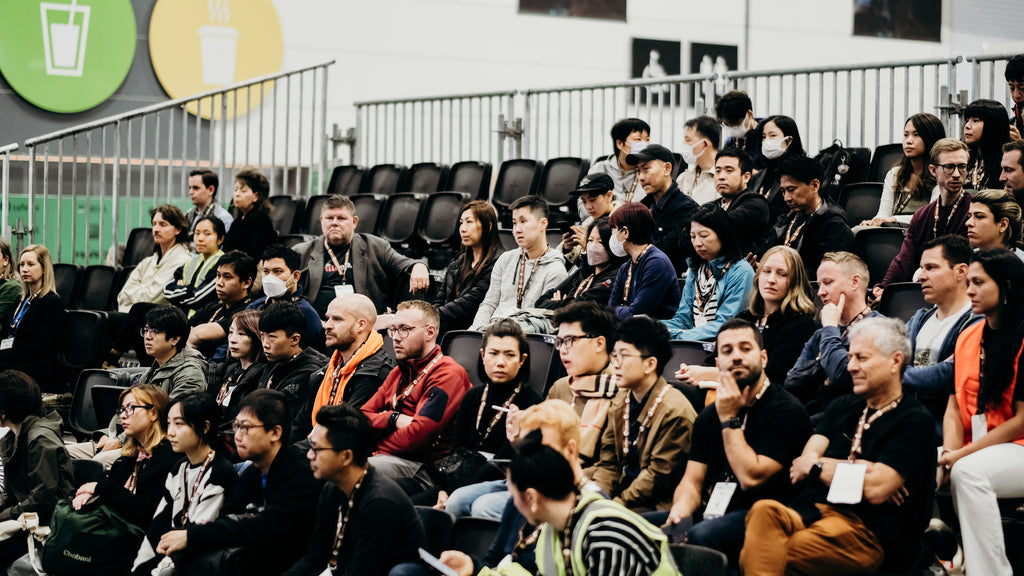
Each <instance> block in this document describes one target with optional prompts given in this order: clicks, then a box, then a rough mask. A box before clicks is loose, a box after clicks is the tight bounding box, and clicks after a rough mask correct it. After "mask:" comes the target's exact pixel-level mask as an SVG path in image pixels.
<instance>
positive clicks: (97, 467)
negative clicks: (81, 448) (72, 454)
mask: <svg viewBox="0 0 1024 576" xmlns="http://www.w3.org/2000/svg"><path fill="white" fill-rule="evenodd" d="M71 474H72V476H73V477H74V484H75V488H80V487H81V486H82V484H86V483H88V482H100V481H102V480H106V479H107V475H106V473H105V472H104V470H103V463H102V462H97V461H95V460H78V459H75V460H72V461H71Z"/></svg>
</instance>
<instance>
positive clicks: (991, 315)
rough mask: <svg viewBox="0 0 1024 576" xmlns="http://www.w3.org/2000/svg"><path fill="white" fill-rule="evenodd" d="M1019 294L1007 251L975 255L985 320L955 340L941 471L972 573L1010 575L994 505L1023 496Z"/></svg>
mask: <svg viewBox="0 0 1024 576" xmlns="http://www.w3.org/2000/svg"><path fill="white" fill-rule="evenodd" d="M1022 288H1024V263H1022V262H1021V261H1020V259H1018V258H1017V256H1015V255H1014V254H1013V253H1012V252H1010V251H1009V250H1004V249H997V250H990V251H988V252H975V253H974V255H973V256H972V258H971V265H970V268H968V272H967V296H968V297H969V298H970V299H971V308H972V310H973V312H974V313H975V314H983V315H984V316H985V319H984V321H982V322H978V323H977V324H974V325H973V326H971V327H969V328H967V329H965V330H964V331H963V332H962V333H961V334H960V337H959V338H958V339H957V343H956V351H955V352H954V363H955V366H956V368H955V372H954V386H955V389H954V393H953V394H951V395H950V397H949V403H948V404H947V406H946V414H945V417H944V418H943V423H942V429H943V430H942V435H943V439H942V455H941V456H940V457H939V465H940V472H942V473H944V474H946V473H948V474H949V479H950V488H951V489H952V492H953V504H954V505H955V506H956V510H957V516H958V517H959V519H960V527H961V530H960V532H961V535H962V537H963V546H964V561H965V564H966V565H968V566H970V570H971V572H972V573H976V574H993V575H1004V574H1005V575H1009V574H1011V573H1012V572H1013V571H1012V568H1011V567H1010V563H1009V561H1008V560H1007V557H1006V549H1005V547H1004V544H1003V528H1002V523H1001V521H1000V516H999V506H998V504H997V502H996V499H997V498H1021V497H1024V483H1022V482H1021V481H1020V479H1021V477H1022V476H1024V386H1021V385H1018V384H1019V382H1020V377H1021V373H1020V368H1021V366H1020V361H1021V351H1022V346H1021V344H1022V343H1024V298H1022V296H1024V291H1022ZM944 479H945V478H943V480H944Z"/></svg>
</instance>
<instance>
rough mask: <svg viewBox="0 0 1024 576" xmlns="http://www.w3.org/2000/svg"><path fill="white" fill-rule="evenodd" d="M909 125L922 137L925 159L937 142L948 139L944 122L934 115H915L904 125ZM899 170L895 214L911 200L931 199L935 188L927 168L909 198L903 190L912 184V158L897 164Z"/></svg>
mask: <svg viewBox="0 0 1024 576" xmlns="http://www.w3.org/2000/svg"><path fill="white" fill-rule="evenodd" d="M907 123H911V124H913V125H914V130H917V135H918V136H920V137H921V140H922V141H923V142H924V157H925V158H926V159H927V158H928V157H929V155H930V154H929V153H930V152H931V149H932V146H934V145H935V143H936V142H938V141H939V140H942V139H943V138H945V137H946V127H945V126H943V125H942V120H939V119H938V118H937V117H936V116H935V115H934V114H928V113H927V112H922V113H921V114H914V115H913V116H911V117H910V118H907V121H906V122H904V123H903V125H904V126H906V125H907ZM897 166H899V170H897V171H896V185H895V187H894V188H895V190H896V208H897V210H894V211H893V213H899V212H900V211H901V210H903V207H904V206H906V205H907V202H909V201H910V199H911V198H917V199H930V198H931V194H932V189H933V188H935V176H932V173H931V170H928V169H927V168H925V169H924V170H922V171H921V178H920V179H918V181H917V187H916V188H914V189H913V190H911V191H910V194H909V196H908V195H907V194H906V193H905V192H903V190H904V189H905V188H906V187H907V185H908V184H909V183H910V177H911V176H912V175H913V174H914V164H913V161H912V160H911V159H910V158H907V156H906V155H904V156H903V158H902V159H901V160H900V161H899V163H897Z"/></svg>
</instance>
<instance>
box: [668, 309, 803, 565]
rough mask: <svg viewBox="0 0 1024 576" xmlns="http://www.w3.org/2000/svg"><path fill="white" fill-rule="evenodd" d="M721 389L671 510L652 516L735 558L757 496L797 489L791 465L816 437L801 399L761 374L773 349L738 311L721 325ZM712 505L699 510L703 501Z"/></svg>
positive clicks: (698, 431) (696, 436) (780, 495)
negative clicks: (769, 349)
mask: <svg viewBox="0 0 1024 576" xmlns="http://www.w3.org/2000/svg"><path fill="white" fill-rule="evenodd" d="M716 344H717V349H718V369H719V371H720V378H719V381H720V383H719V385H718V395H717V397H716V399H715V402H714V403H713V404H711V405H710V406H708V407H707V408H704V410H703V411H702V412H701V413H700V416H698V417H697V421H696V422H695V423H694V425H693V441H692V442H691V444H690V454H689V462H688V463H687V464H686V472H685V473H684V474H683V479H682V481H681V482H679V486H678V487H676V492H675V497H674V498H673V502H672V510H671V511H670V512H668V513H667V514H666V513H665V512H661V513H658V514H657V515H654V514H652V515H650V516H649V517H648V519H649V520H651V521H652V522H654V523H655V524H661V523H662V522H664V520H665V518H666V517H667V518H668V522H667V523H666V531H668V532H670V535H672V533H678V532H685V533H686V537H685V538H686V541H687V542H689V543H691V544H697V545H700V546H707V547H709V548H714V549H715V550H719V551H721V552H724V553H725V554H726V555H727V556H728V557H729V561H730V562H731V563H732V564H733V566H735V565H736V563H737V562H738V561H739V553H740V549H742V547H743V535H744V519H745V518H746V516H747V510H748V509H749V508H750V506H751V505H752V504H753V503H754V502H756V501H757V500H761V499H763V498H771V499H774V500H781V501H788V500H789V499H790V498H791V497H793V496H794V495H795V494H794V493H793V491H792V486H791V485H790V483H789V478H787V477H786V469H787V467H788V466H789V464H790V463H791V462H792V461H793V459H794V458H796V457H797V456H799V455H800V450H801V449H802V448H803V446H804V444H805V443H806V442H807V439H808V438H810V436H811V431H812V427H811V420H810V418H809V417H808V416H807V411H806V410H804V408H803V406H801V405H800V402H799V401H798V400H797V399H796V398H794V397H793V395H792V394H790V393H789V392H786V390H785V389H784V388H783V387H782V386H779V385H778V384H781V383H778V384H776V385H774V386H773V385H772V383H771V382H769V381H768V378H767V377H765V374H764V365H765V362H767V360H768V353H767V352H766V351H765V349H764V345H763V342H762V340H761V332H760V330H758V329H757V327H755V326H754V325H753V324H751V323H750V322H747V321H746V320H741V319H738V318H733V319H732V320H729V321H727V322H726V323H724V324H722V327H721V328H720V329H719V331H718V338H717V342H716ZM703 502H707V503H708V504H707V506H706V507H705V508H704V509H703V510H700V508H701V503H703Z"/></svg>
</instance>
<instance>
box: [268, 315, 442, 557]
mask: <svg viewBox="0 0 1024 576" xmlns="http://www.w3.org/2000/svg"><path fill="white" fill-rule="evenodd" d="M332 305H333V302H332ZM328 310H329V308H328ZM373 448H374V445H373V429H372V428H371V427H370V422H369V421H368V420H367V419H366V416H365V415H363V413H361V412H359V411H358V410H357V409H355V408H353V407H351V406H349V405H347V404H339V405H337V406H324V407H323V408H321V409H320V410H319V411H318V412H317V414H316V426H315V427H314V428H313V432H312V434H310V437H309V450H308V452H306V458H308V459H309V463H310V467H311V468H312V470H313V476H315V477H316V478H318V479H320V480H324V481H325V484H324V487H323V490H322V491H321V492H320V501H319V503H318V504H317V517H316V528H315V529H314V530H313V536H312V538H311V539H310V542H309V547H308V548H307V549H306V554H305V555H304V556H303V557H302V559H301V560H299V561H298V562H297V563H296V564H295V565H294V566H292V568H291V569H290V570H288V571H287V572H285V573H284V576H317V575H319V574H322V573H324V571H325V570H330V573H331V574H334V575H336V576H342V575H352V576H356V575H364V574H365V575H384V574H387V573H388V570H390V569H391V568H392V567H393V566H395V565H396V564H399V563H401V562H410V561H414V560H416V558H417V550H418V549H419V548H420V547H421V546H422V547H425V546H426V545H427V537H426V533H425V532H424V530H423V525H422V524H421V523H420V520H419V515H417V513H416V510H415V509H414V508H413V504H412V501H410V500H409V497H408V496H406V495H405V493H404V492H402V489H401V488H399V487H398V485H397V484H395V483H394V481H392V480H391V479H389V478H387V477H385V476H384V475H382V474H380V473H379V472H378V471H377V470H375V469H374V468H373V466H371V465H370V464H369V462H368V459H369V457H370V454H371V453H373Z"/></svg>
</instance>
